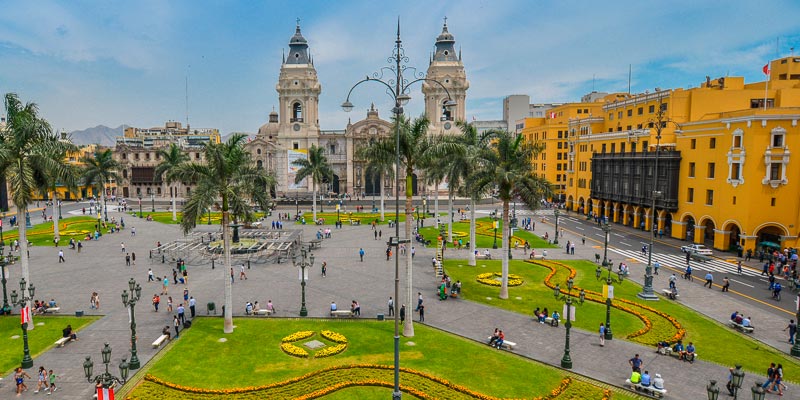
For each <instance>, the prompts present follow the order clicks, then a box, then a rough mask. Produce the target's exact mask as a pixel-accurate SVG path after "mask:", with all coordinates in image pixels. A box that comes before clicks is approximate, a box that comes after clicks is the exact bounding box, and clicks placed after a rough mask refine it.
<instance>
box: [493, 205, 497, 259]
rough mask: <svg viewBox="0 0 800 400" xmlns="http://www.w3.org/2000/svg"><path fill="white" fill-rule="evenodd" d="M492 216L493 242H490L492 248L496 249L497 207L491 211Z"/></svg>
mask: <svg viewBox="0 0 800 400" xmlns="http://www.w3.org/2000/svg"><path fill="white" fill-rule="evenodd" d="M492 217H493V218H494V224H493V225H494V243H493V244H492V248H493V249H496V248H497V209H496V208H495V209H494V212H493V213H492Z"/></svg>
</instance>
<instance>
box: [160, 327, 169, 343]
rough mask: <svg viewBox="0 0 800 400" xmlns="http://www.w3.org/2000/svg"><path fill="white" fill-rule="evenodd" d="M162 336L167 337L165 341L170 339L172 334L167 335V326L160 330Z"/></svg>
mask: <svg viewBox="0 0 800 400" xmlns="http://www.w3.org/2000/svg"><path fill="white" fill-rule="evenodd" d="M161 334H162V335H167V340H170V339H172V334H171V333H169V325H167V326H165V327H164V329H162V330H161Z"/></svg>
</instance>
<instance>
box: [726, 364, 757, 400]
mask: <svg viewBox="0 0 800 400" xmlns="http://www.w3.org/2000/svg"><path fill="white" fill-rule="evenodd" d="M742 382H744V371H742V366H741V365H738V364H737V365H736V366H735V368H734V370H733V371H731V386H733V400H736V399H738V398H739V389H741V388H742ZM758 386H759V388H761V385H758ZM754 397H755V396H754Z"/></svg>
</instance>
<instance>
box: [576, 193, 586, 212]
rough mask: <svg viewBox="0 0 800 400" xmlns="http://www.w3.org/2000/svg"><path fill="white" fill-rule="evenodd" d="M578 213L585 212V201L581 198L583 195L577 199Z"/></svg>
mask: <svg viewBox="0 0 800 400" xmlns="http://www.w3.org/2000/svg"><path fill="white" fill-rule="evenodd" d="M578 213H579V214H586V202H585V201H584V200H583V197H581V198H580V199H578Z"/></svg>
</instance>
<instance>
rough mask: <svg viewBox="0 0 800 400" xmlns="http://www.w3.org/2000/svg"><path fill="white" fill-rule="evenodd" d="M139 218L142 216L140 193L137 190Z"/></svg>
mask: <svg viewBox="0 0 800 400" xmlns="http://www.w3.org/2000/svg"><path fill="white" fill-rule="evenodd" d="M138 197H139V218H142V193H141V192H139V195H138Z"/></svg>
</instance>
